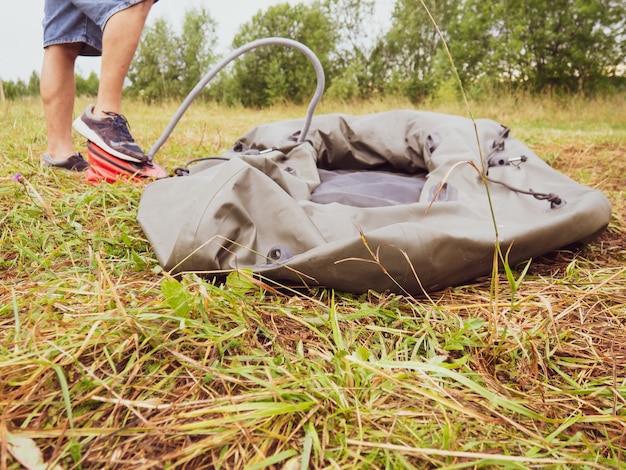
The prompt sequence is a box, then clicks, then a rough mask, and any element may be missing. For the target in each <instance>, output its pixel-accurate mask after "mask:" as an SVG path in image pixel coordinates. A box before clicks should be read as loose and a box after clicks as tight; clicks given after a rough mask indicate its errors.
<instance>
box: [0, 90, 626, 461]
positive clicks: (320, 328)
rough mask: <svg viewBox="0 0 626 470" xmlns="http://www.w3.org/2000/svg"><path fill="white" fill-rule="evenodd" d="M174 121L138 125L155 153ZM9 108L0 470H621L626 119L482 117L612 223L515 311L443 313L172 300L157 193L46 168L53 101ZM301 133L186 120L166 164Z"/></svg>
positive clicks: (551, 262)
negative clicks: (267, 133)
mask: <svg viewBox="0 0 626 470" xmlns="http://www.w3.org/2000/svg"><path fill="white" fill-rule="evenodd" d="M85 105H86V101H82V100H81V101H80V102H78V103H77V104H76V111H77V112H79V111H80V110H82V108H83V107H84V106H85ZM177 105H178V103H173V104H167V105H158V106H147V105H145V104H141V103H132V104H128V105H127V109H126V115H127V117H128V119H129V121H130V122H131V124H132V131H133V134H134V135H135V137H136V138H137V139H138V140H139V141H140V142H142V143H145V145H144V147H146V148H147V147H149V146H150V144H151V143H153V142H155V141H156V140H157V138H158V137H159V135H160V134H161V132H162V130H163V129H164V128H165V126H166V124H167V122H168V121H169V119H170V117H171V116H172V115H173V114H174V112H175V110H176V107H177ZM1 106H2V107H0V413H1V417H0V443H1V444H0V470H3V469H18V468H46V467H45V466H42V464H41V462H45V463H47V464H48V465H49V466H48V467H47V468H58V469H67V468H86V469H87V468H88V469H102V468H112V469H161V468H185V469H208V468H222V469H231V468H233V469H243V468H245V469H250V470H252V469H263V468H276V469H279V468H280V469H285V470H294V469H301V468H302V469H305V468H311V469H320V468H330V469H376V468H390V469H396V468H450V469H452V468H516V469H517V468H554V469H565V468H576V469H578V468H581V469H583V468H584V469H587V468H624V469H626V463H624V462H626V339H625V338H626V223H625V221H626V202H625V201H626V198H625V196H626V97H624V96H621V97H620V96H618V97H610V98H607V99H595V100H586V99H583V98H574V99H569V100H565V99H557V98H554V97H549V98H545V99H537V98H531V97H526V96H515V97H498V98H494V99H492V100H485V101H484V102H481V103H472V105H471V106H472V108H471V109H472V114H473V116H474V117H476V118H478V117H487V118H491V119H495V120H497V121H499V122H501V123H503V124H506V125H508V126H509V127H511V128H512V134H513V135H514V136H515V137H517V138H518V139H520V140H522V141H523V142H525V143H526V144H527V145H529V146H530V147H531V148H532V149H533V150H534V151H535V152H536V153H537V154H538V155H539V156H541V157H542V158H544V159H545V160H546V161H548V162H549V163H550V164H551V165H552V166H553V167H555V168H556V169H558V170H559V171H561V172H563V173H565V174H566V175H568V176H570V177H572V178H573V179H575V180H577V181H579V182H581V183H583V184H585V185H588V186H591V187H594V188H598V189H600V190H601V191H603V192H604V193H605V194H606V195H607V197H608V198H609V199H610V201H611V202H612V204H613V218H612V221H611V223H610V225H609V227H608V230H607V231H606V232H605V233H604V234H603V235H602V236H601V237H600V238H599V239H597V240H596V241H594V242H593V243H591V244H590V245H588V246H585V247H583V248H581V249H580V250H577V251H566V250H564V251H559V252H555V253H549V254H547V255H546V256H544V257H542V258H538V259H534V260H533V261H532V264H531V266H530V269H529V271H528V272H527V273H526V275H525V276H523V278H522V279H521V282H520V285H519V287H518V288H517V290H516V292H511V288H510V286H509V284H508V283H507V281H506V278H505V276H504V275H502V278H501V279H499V282H498V283H497V287H496V292H495V293H493V292H492V290H491V286H492V279H490V278H482V279H477V280H476V281H475V282H472V283H469V284H467V285H464V286H458V287H454V288H449V289H446V290H444V291H441V292H434V293H431V300H426V299H424V300H415V299H410V298H405V297H401V296H396V295H389V294H387V293H376V292H370V293H369V294H367V295H364V296H354V295H348V294H342V293H340V292H332V291H328V290H315V291H310V292H306V293H300V294H293V293H292V294H289V295H286V294H281V293H275V292H270V291H267V290H262V289H259V288H258V287H257V288H254V287H252V286H248V285H243V286H242V285H239V284H238V283H230V284H227V285H214V284H211V283H209V282H207V281H205V280H203V279H201V278H199V277H197V276H193V275H188V276H185V277H184V278H183V279H182V280H180V282H179V281H176V280H174V279H172V278H170V277H169V276H168V275H167V274H166V273H163V272H162V271H161V269H160V268H159V266H158V263H157V262H156V260H155V259H154V257H153V254H152V252H151V249H150V246H149V244H148V243H147V242H146V240H145V239H144V237H143V233H142V231H141V229H140V228H139V225H138V223H137V222H136V209H137V204H138V201H139V197H140V195H141V191H142V186H141V185H140V184H129V183H123V182H122V183H116V184H102V185H90V184H87V183H86V182H85V181H84V179H83V178H82V177H81V176H80V175H75V174H69V173H67V172H62V171H54V170H50V169H47V168H40V166H39V159H38V156H39V154H40V153H42V152H43V151H44V150H45V126H44V119H43V115H42V109H41V105H40V103H39V102H38V101H21V102H7V103H5V104H4V105H1ZM407 107H410V105H409V104H408V103H404V102H395V101H380V102H368V103H358V104H354V103H353V104H338V103H326V102H322V104H321V106H320V108H319V109H318V113H326V112H337V111H341V112H349V113H354V114H365V113H370V112H376V111H383V110H388V109H395V108H407ZM422 109H428V110H436V111H442V112H448V113H454V114H464V115H466V114H467V112H466V108H465V106H464V105H462V104H458V103H455V102H448V101H439V102H432V103H428V104H427V105H425V106H424V107H423V108H422ZM304 113H305V107H296V106H276V107H275V108H271V109H268V110H244V109H237V108H232V109H229V108H221V107H216V106H212V105H208V104H201V103H198V104H194V105H193V106H192V107H191V109H190V110H189V111H188V112H187V114H186V115H185V117H184V119H183V120H182V121H181V123H180V124H179V125H178V127H177V128H176V130H175V132H174V134H173V135H172V136H171V137H170V139H169V140H168V141H167V143H166V145H165V146H164V147H163V148H162V149H161V151H160V152H159V154H158V155H157V160H158V161H159V162H160V163H161V164H163V165H164V166H165V167H166V168H168V169H171V168H173V167H175V166H178V165H181V164H183V163H185V162H186V161H187V160H189V159H191V158H194V157H200V156H207V155H217V154H220V153H221V152H222V151H224V150H226V149H227V148H228V147H230V145H231V144H232V143H233V142H234V141H235V139H236V138H237V137H238V136H239V135H241V134H242V133H244V132H245V131H246V130H248V129H250V128H252V127H254V126H256V125H258V124H263V123H268V122H272V121H278V120H283V119H287V118H296V117H302V116H303V115H304ZM76 145H77V146H82V145H83V142H81V140H79V139H78V138H77V140H76ZM17 173H19V174H21V175H22V178H21V182H18V181H16V178H15V175H16V174H17ZM516 275H517V276H521V273H520V272H517V273H516ZM37 462H39V463H40V464H41V465H40V466H36V464H37Z"/></svg>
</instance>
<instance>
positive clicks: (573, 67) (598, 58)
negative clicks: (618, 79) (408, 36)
mask: <svg viewBox="0 0 626 470" xmlns="http://www.w3.org/2000/svg"><path fill="white" fill-rule="evenodd" d="M625 22H626V4H625V3H624V2H623V1H622V0H550V1H547V0H490V1H487V0H465V1H464V2H463V8H462V13H460V14H459V16H457V18H456V20H455V21H454V24H453V27H452V30H454V34H451V35H450V39H451V45H450V48H451V51H453V56H454V57H455V59H456V61H457V63H458V64H462V65H461V67H460V69H461V72H462V73H463V76H464V77H465V78H467V79H468V80H470V81H471V80H477V79H485V78H488V77H491V82H492V83H495V82H497V81H500V82H507V83H512V84H514V85H518V86H525V87H528V88H530V89H531V90H533V91H536V92H540V91H543V90H546V89H554V90H564V91H568V92H578V91H594V90H597V89H599V88H600V87H601V86H602V84H603V83H604V82H605V79H606V78H607V77H610V76H612V75H614V74H615V72H616V69H617V67H618V66H619V65H620V64H623V63H624V59H625V57H626V43H625V40H624V29H625V28H626V23H625Z"/></svg>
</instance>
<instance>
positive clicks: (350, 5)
mask: <svg viewBox="0 0 626 470" xmlns="http://www.w3.org/2000/svg"><path fill="white" fill-rule="evenodd" d="M323 6H324V8H325V9H326V11H327V14H328V17H329V18H331V19H332V24H331V25H330V26H329V27H330V28H331V29H333V30H334V31H336V34H337V42H336V47H335V50H334V52H333V53H332V55H331V60H332V65H331V70H330V71H329V75H330V78H331V80H330V82H331V86H330V87H329V89H328V95H330V96H332V97H336V98H341V99H349V98H368V97H370V96H372V95H373V94H374V93H377V92H380V91H382V90H383V89H384V86H385V83H384V82H385V74H384V73H381V71H382V69H381V67H380V65H381V60H382V58H383V57H382V56H381V54H380V51H381V49H380V44H381V40H382V39H381V34H380V31H379V29H378V28H377V21H376V20H377V18H376V16H375V14H376V9H375V6H376V2H375V1H374V0H325V2H324V3H323Z"/></svg>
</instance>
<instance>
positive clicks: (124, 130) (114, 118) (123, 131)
mask: <svg viewBox="0 0 626 470" xmlns="http://www.w3.org/2000/svg"><path fill="white" fill-rule="evenodd" d="M104 114H106V115H107V116H111V125H112V126H113V128H114V129H115V130H116V131H117V132H119V134H120V137H122V138H123V139H124V140H126V141H127V142H134V141H135V139H133V136H132V135H131V133H130V124H129V123H128V119H126V118H125V117H124V116H122V115H121V114H118V113H114V112H112V111H104Z"/></svg>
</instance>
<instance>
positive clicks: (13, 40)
mask: <svg viewBox="0 0 626 470" xmlns="http://www.w3.org/2000/svg"><path fill="white" fill-rule="evenodd" d="M4 1H5V2H6V1H7V0H4ZM309 1H310V0H160V1H159V2H158V3H157V4H156V5H155V6H154V8H153V9H152V11H151V12H150V16H149V18H148V23H150V22H151V21H154V19H155V18H160V17H163V18H166V19H167V20H168V22H169V23H170V25H172V26H173V27H179V26H180V25H182V21H183V16H184V13H185V11H187V10H189V9H190V8H193V7H204V8H206V9H207V10H208V11H209V13H210V14H211V16H212V17H213V18H214V19H215V20H216V21H217V23H218V31H217V33H218V37H219V40H220V46H219V47H220V52H224V51H225V50H226V48H227V47H228V45H229V44H230V42H231V40H232V38H233V36H234V35H235V33H236V32H237V30H238V29H239V26H240V25H241V24H243V23H245V22H247V21H249V20H250V19H251V18H252V16H254V15H255V14H256V13H257V12H258V11H259V10H265V9H267V7H268V6H271V5H275V4H278V3H285V2H288V3H292V4H296V3H298V2H304V3H308V2H309ZM378 3H380V4H381V5H382V7H383V8H385V9H387V10H390V7H391V5H392V3H393V0H378ZM43 5H44V0H25V1H19V2H11V7H10V8H8V7H7V5H5V9H4V11H3V13H2V14H1V15H0V78H1V79H2V80H17V79H23V80H25V81H27V80H28V78H29V77H30V75H31V73H32V72H33V70H34V71H36V72H37V73H39V71H40V69H41V61H42V57H43V50H42V45H41V43H42V28H41V20H42V18H43ZM99 66H100V62H99V59H95V58H91V57H81V58H79V60H78V64H77V67H78V71H79V72H80V74H81V75H83V76H87V75H88V74H89V73H90V72H91V71H92V70H94V71H96V72H98V71H99Z"/></svg>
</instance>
